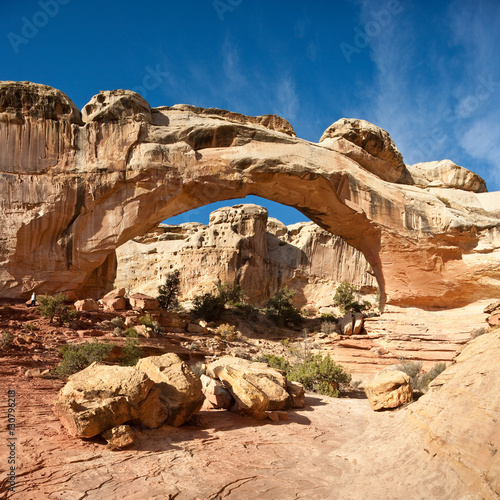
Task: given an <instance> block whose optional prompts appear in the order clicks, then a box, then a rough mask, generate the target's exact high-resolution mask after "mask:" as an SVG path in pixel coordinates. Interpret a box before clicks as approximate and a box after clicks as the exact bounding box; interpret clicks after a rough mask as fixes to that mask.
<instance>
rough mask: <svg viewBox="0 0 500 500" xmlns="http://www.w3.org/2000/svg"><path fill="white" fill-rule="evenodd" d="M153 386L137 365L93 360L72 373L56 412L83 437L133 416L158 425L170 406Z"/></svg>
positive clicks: (56, 406) (72, 430) (114, 425)
mask: <svg viewBox="0 0 500 500" xmlns="http://www.w3.org/2000/svg"><path fill="white" fill-rule="evenodd" d="M153 386H154V382H153V381H152V380H151V379H150V378H149V377H148V376H147V375H146V374H145V373H142V372H140V371H138V370H135V369H134V368H131V367H125V366H106V365H98V364H96V363H93V364H92V365H90V366H89V367H88V368H85V369H84V370H82V371H80V372H78V373H75V374H74V375H71V376H70V377H69V380H68V382H67V384H66V385H65V386H64V387H63V388H62V389H61V391H60V392H59V397H58V400H57V402H56V404H55V412H56V414H57V415H58V416H59V418H60V419H61V422H62V423H63V425H64V427H65V428H66V429H67V431H68V432H69V433H70V434H71V435H73V436H77V437H83V438H90V437H94V436H97V435H98V434H100V433H101V432H105V431H107V430H109V429H112V428H113V427H117V426H119V425H121V424H124V423H125V422H128V421H130V420H139V421H140V422H141V423H142V424H143V425H145V426H146V427H149V428H155V427H158V426H160V425H161V424H162V423H163V422H164V421H165V419H166V418H167V416H168V409H167V408H166V407H165V405H164V404H163V402H162V401H161V400H160V391H158V390H157V389H156V388H153Z"/></svg>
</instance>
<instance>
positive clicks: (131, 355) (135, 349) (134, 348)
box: [120, 328, 142, 366]
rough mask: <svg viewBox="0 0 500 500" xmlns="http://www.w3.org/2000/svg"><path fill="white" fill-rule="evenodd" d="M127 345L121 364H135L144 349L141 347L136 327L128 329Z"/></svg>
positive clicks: (124, 348) (123, 349) (124, 347)
mask: <svg viewBox="0 0 500 500" xmlns="http://www.w3.org/2000/svg"><path fill="white" fill-rule="evenodd" d="M127 332H128V333H127V336H126V340H125V345H124V346H123V348H122V356H121V358H120V365H122V366H135V365H136V364H137V361H139V359H140V358H141V356H142V349H141V348H140V347H139V335H138V334H137V331H136V330H135V328H129V329H128V330H127Z"/></svg>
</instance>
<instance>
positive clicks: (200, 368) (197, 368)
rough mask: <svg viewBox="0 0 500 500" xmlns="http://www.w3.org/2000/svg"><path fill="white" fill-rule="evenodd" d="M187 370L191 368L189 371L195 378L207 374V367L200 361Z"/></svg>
mask: <svg viewBox="0 0 500 500" xmlns="http://www.w3.org/2000/svg"><path fill="white" fill-rule="evenodd" d="M189 368H191V371H192V372H193V373H194V374H195V375H196V376H197V377H201V376H202V375H204V374H205V373H206V372H207V367H206V365H205V363H203V362H202V361H198V362H196V363H194V364H193V365H190V366H189Z"/></svg>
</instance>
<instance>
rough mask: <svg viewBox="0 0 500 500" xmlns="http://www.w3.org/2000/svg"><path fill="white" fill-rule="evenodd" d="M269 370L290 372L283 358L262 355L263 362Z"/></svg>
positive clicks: (286, 361)
mask: <svg viewBox="0 0 500 500" xmlns="http://www.w3.org/2000/svg"><path fill="white" fill-rule="evenodd" d="M263 361H265V362H266V363H267V364H268V365H269V366H270V367H271V368H276V370H281V371H283V372H285V373H288V372H289V371H290V363H289V361H288V360H287V359H285V358H284V356H276V355H274V354H264V360H263Z"/></svg>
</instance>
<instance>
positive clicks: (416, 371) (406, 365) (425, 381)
mask: <svg viewBox="0 0 500 500" xmlns="http://www.w3.org/2000/svg"><path fill="white" fill-rule="evenodd" d="M399 361H400V363H401V364H400V365H397V366H396V370H400V371H402V372H404V373H406V374H407V375H408V376H409V377H410V381H411V387H412V389H413V390H414V391H415V392H424V391H425V390H426V389H427V386H428V385H429V384H430V383H431V382H432V381H433V380H434V379H435V378H436V377H437V376H438V375H439V374H440V373H442V372H443V371H444V370H445V369H446V363H436V364H435V365H434V366H433V367H432V368H431V369H430V370H429V372H426V371H424V370H422V362H421V361H408V360H407V359H405V358H400V359H399Z"/></svg>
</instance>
